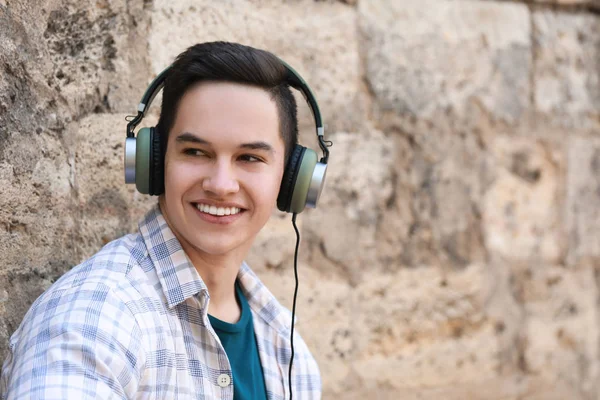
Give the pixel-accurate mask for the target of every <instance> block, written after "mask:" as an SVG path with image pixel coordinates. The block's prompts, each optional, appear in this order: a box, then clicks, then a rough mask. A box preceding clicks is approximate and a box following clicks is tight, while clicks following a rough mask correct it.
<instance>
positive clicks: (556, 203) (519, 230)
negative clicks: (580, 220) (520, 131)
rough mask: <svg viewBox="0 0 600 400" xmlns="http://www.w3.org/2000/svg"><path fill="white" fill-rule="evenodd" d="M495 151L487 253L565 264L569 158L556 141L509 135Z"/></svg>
mask: <svg viewBox="0 0 600 400" xmlns="http://www.w3.org/2000/svg"><path fill="white" fill-rule="evenodd" d="M491 153H492V154H491V155H490V157H489V158H488V170H489V175H490V176H489V177H488V178H489V181H490V183H489V186H487V190H486V193H485V196H484V201H483V202H484V213H483V218H484V222H485V223H484V226H485V242H486V247H487V249H488V251H490V252H493V253H495V254H498V255H501V256H502V257H504V258H506V259H513V260H530V261H533V260H543V261H545V262H550V263H558V262H560V260H561V259H562V258H563V256H564V250H565V242H564V237H563V236H564V235H563V232H562V231H561V222H562V216H561V215H560V212H559V209H560V205H561V204H562V203H563V197H562V196H561V192H560V188H561V187H563V186H564V180H563V179H562V177H563V176H564V154H563V153H562V152H561V151H560V148H559V147H558V146H557V145H553V144H551V143H545V142H543V141H540V140H535V139H528V138H525V139H524V138H514V137H507V136H502V137H498V138H497V139H496V140H495V141H494V143H493V144H492V146H491Z"/></svg>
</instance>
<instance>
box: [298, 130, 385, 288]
mask: <svg viewBox="0 0 600 400" xmlns="http://www.w3.org/2000/svg"><path fill="white" fill-rule="evenodd" d="M330 139H331V140H332V141H333V142H334V147H333V148H334V149H335V155H332V157H331V159H330V161H329V166H328V173H327V183H326V186H325V188H324V189H323V194H322V196H321V200H320V203H319V206H318V207H317V208H316V209H315V210H308V211H307V212H306V215H303V218H304V219H305V222H306V224H305V227H306V231H307V233H308V235H309V237H310V240H311V241H312V242H313V243H320V244H321V246H322V248H321V249H320V250H322V251H323V252H324V254H325V256H326V257H327V258H328V259H329V260H331V261H332V262H333V263H336V264H338V265H340V266H342V268H343V269H344V270H345V271H346V278H348V279H351V280H354V279H359V277H360V275H361V274H362V273H363V272H364V267H365V265H369V268H373V269H375V268H377V266H378V264H377V247H378V243H377V241H376V237H375V233H376V230H377V227H378V226H379V225H380V224H384V223H385V221H386V219H388V218H394V216H390V215H387V214H385V213H382V210H383V209H385V207H386V203H387V202H388V201H389V199H390V196H391V195H392V163H393V160H394V155H393V152H392V151H391V150H390V148H389V147H390V146H389V140H388V139H387V138H386V136H385V135H383V134H382V133H381V132H378V131H375V130H372V131H368V132H366V133H365V134H358V133H357V134H351V133H336V134H334V135H331V136H330ZM332 152H333V150H332Z"/></svg>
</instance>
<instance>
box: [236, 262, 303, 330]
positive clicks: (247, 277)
mask: <svg viewBox="0 0 600 400" xmlns="http://www.w3.org/2000/svg"><path fill="white" fill-rule="evenodd" d="M238 280H239V282H240V286H241V288H242V291H243V292H244V295H245V296H246V299H247V300H248V304H249V305H250V308H251V309H252V310H253V311H254V312H255V313H256V314H257V315H258V316H259V317H260V318H261V319H262V320H263V322H264V323H266V324H267V325H270V326H271V327H272V328H273V329H275V330H277V331H278V332H280V333H283V334H287V332H288V331H289V330H290V328H291V326H292V313H291V312H290V311H289V310H288V309H286V308H285V307H283V306H282V305H281V304H280V303H279V301H277V299H276V298H275V296H273V294H272V293H271V292H270V291H269V289H267V287H266V286H265V285H264V284H263V283H262V282H261V281H260V279H258V276H256V274H255V273H254V271H252V270H251V269H250V267H249V266H248V264H246V262H243V263H242V266H241V267H240V272H239V273H238Z"/></svg>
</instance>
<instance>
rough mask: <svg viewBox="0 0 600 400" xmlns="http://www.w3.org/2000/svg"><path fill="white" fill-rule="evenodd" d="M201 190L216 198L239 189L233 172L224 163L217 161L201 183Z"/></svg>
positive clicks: (229, 166) (230, 167) (227, 164)
mask: <svg viewBox="0 0 600 400" xmlns="http://www.w3.org/2000/svg"><path fill="white" fill-rule="evenodd" d="M202 189H203V190H204V191H206V192H210V193H212V194H214V195H215V196H218V197H225V196H226V195H228V194H232V193H236V192H237V191H238V190H239V189H240V185H239V183H238V180H237V177H236V176H235V171H233V169H232V166H231V165H230V164H229V163H228V162H225V161H217V162H215V163H214V164H213V167H212V168H211V169H210V170H209V171H208V175H207V176H206V178H204V180H203V181H202Z"/></svg>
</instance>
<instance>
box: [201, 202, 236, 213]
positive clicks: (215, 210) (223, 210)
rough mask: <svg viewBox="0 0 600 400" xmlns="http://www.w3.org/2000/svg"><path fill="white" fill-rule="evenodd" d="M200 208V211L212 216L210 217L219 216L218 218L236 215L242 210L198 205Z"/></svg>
mask: <svg viewBox="0 0 600 400" xmlns="http://www.w3.org/2000/svg"><path fill="white" fill-rule="evenodd" d="M196 207H197V208H198V210H200V211H202V212H204V213H207V214H210V215H217V216H223V215H235V214H237V213H239V212H240V211H241V209H239V208H237V207H218V208H217V207H216V206H209V205H207V204H198V205H197V206H196Z"/></svg>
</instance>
